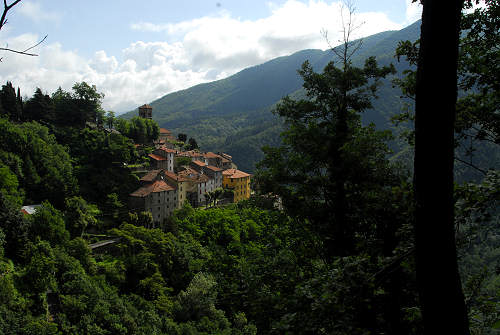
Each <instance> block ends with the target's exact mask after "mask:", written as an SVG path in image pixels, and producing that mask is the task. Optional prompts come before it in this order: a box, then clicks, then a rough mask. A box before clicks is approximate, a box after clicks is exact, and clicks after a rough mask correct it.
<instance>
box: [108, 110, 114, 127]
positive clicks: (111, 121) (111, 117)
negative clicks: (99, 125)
mask: <svg viewBox="0 0 500 335" xmlns="http://www.w3.org/2000/svg"><path fill="white" fill-rule="evenodd" d="M106 123H107V125H108V128H109V129H113V125H114V123H115V112H113V111H108V114H107V115H106Z"/></svg>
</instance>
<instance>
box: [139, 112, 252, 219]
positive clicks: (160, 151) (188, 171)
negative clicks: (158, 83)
mask: <svg viewBox="0 0 500 335" xmlns="http://www.w3.org/2000/svg"><path fill="white" fill-rule="evenodd" d="M152 115H153V111H152V107H151V106H150V105H147V104H145V105H143V106H141V107H139V116H140V117H141V118H145V119H152ZM177 142H178V141H176V138H175V137H174V136H173V135H172V133H171V132H170V131H169V130H167V129H165V128H160V134H159V137H158V140H157V141H155V142H154V143H153V145H154V150H153V152H152V153H150V154H148V157H149V164H146V165H145V166H144V168H145V169H144V170H143V171H140V174H141V175H142V176H141V178H140V184H141V185H140V187H139V188H138V189H137V190H135V191H134V192H132V193H131V194H130V196H129V210H130V211H134V212H140V211H147V212H150V213H151V215H152V218H153V227H152V228H154V227H158V226H159V225H160V224H161V223H163V221H164V220H165V219H166V218H168V217H169V216H170V215H172V213H173V211H174V210H175V209H179V208H181V207H182V206H183V205H184V204H185V203H186V202H187V203H189V204H190V205H191V206H193V207H201V206H207V207H208V206H209V205H212V203H213V204H214V205H216V204H221V203H228V202H238V201H240V200H244V199H248V198H249V197H250V193H251V190H250V179H251V175H250V174H248V173H246V172H243V171H240V170H238V169H237V166H236V165H235V164H234V163H233V162H232V157H231V156H230V155H228V154H226V153H213V152H200V151H199V150H196V149H195V150H185V149H184V148H183V147H182V146H179V145H178V143H177Z"/></svg>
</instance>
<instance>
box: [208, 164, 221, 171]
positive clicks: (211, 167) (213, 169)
mask: <svg viewBox="0 0 500 335" xmlns="http://www.w3.org/2000/svg"><path fill="white" fill-rule="evenodd" d="M205 168H207V169H210V170H212V171H214V172H219V171H222V169H219V168H218V167H216V166H212V165H206V166H205Z"/></svg>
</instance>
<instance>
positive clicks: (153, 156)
mask: <svg viewBox="0 0 500 335" xmlns="http://www.w3.org/2000/svg"><path fill="white" fill-rule="evenodd" d="M148 156H149V157H151V158H153V159H154V160H155V161H166V160H167V159H166V158H165V157H161V156H158V155H155V154H149V155H148Z"/></svg>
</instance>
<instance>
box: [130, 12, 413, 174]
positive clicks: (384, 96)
mask: <svg viewBox="0 0 500 335" xmlns="http://www.w3.org/2000/svg"><path fill="white" fill-rule="evenodd" d="M419 27H420V23H419V22H416V23H414V24H412V25H411V26H408V27H406V28H404V29H402V30H400V31H387V32H382V33H378V34H375V35H372V36H369V37H366V38H364V39H363V46H362V47H361V49H360V50H359V51H358V53H357V55H356V57H355V58H354V59H353V63H355V64H359V65H360V64H362V62H363V61H364V59H365V58H366V57H368V56H371V55H374V56H376V57H377V59H378V61H379V63H380V64H382V65H385V64H388V63H390V62H392V63H394V65H395V66H396V68H397V69H398V71H399V73H401V71H402V70H403V69H405V68H406V64H404V63H398V62H397V60H396V59H394V57H393V55H394V50H395V48H396V46H397V43H398V42H399V41H400V40H406V39H408V40H415V39H417V38H418V35H419ZM332 59H333V53H332V52H331V50H326V51H322V50H303V51H299V52H297V53H294V54H292V55H290V56H285V57H279V58H276V59H273V60H271V61H269V62H266V63H264V64H261V65H257V66H254V67H251V68H247V69H245V70H243V71H241V72H239V73H237V74H235V75H233V76H230V77H228V78H226V79H223V80H218V81H214V82H211V83H206V84H201V85H197V86H194V87H191V88H189V89H186V90H182V91H178V92H174V93H171V94H168V95H166V96H164V97H162V98H160V99H158V100H155V101H153V102H151V103H150V104H151V106H152V107H153V118H154V119H155V120H156V121H158V123H159V124H160V126H161V127H165V128H168V129H170V130H172V132H173V133H174V134H176V133H186V134H188V136H190V137H191V136H192V137H195V138H196V140H197V141H198V143H200V144H201V145H202V149H205V150H211V151H227V152H229V153H231V154H232V155H233V158H234V160H235V162H236V163H237V164H238V166H239V167H240V168H242V169H244V170H248V171H253V169H254V163H255V162H256V161H258V160H259V159H260V158H261V157H262V153H261V151H260V148H261V147H262V146H263V145H266V144H269V145H275V144H277V143H279V141H280V139H279V133H280V132H281V127H280V121H279V120H277V119H276V117H275V116H274V115H273V114H272V113H271V111H272V109H273V106H274V105H275V104H276V103H277V102H278V101H279V100H280V99H281V98H282V97H284V96H285V95H293V96H298V97H300V96H301V95H302V93H301V87H302V80H301V78H300V76H299V75H298V74H297V69H298V68H300V66H301V65H302V63H303V62H304V61H306V60H308V61H309V62H310V63H311V64H312V65H313V67H314V68H315V69H316V70H317V71H321V69H322V68H323V67H324V66H325V65H326V64H327V63H328V62H329V61H331V60H332ZM379 97H380V98H379V99H378V100H377V101H375V102H374V109H373V110H371V111H367V112H366V113H365V115H364V116H363V119H364V122H374V123H375V124H377V126H379V127H383V128H385V127H388V126H389V124H388V118H389V117H390V115H392V114H394V113H396V112H398V111H399V110H400V106H401V101H400V99H399V90H398V89H395V88H392V85H391V84H390V82H388V81H385V82H384V85H383V87H381V88H380V90H379ZM134 115H137V111H132V112H129V113H127V114H125V115H124V117H125V118H129V117H132V116H134Z"/></svg>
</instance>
